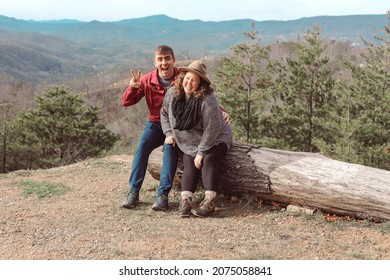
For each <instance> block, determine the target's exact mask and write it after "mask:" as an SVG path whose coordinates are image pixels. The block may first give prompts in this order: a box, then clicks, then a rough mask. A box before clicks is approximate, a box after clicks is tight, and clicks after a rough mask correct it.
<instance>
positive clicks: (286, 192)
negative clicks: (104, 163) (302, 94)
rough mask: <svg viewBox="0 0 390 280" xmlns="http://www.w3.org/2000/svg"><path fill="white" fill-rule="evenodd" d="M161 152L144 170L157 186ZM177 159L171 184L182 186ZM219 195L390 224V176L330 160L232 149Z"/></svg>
mask: <svg viewBox="0 0 390 280" xmlns="http://www.w3.org/2000/svg"><path fill="white" fill-rule="evenodd" d="M162 153H163V152H162V150H161V149H156V150H155V151H153V153H152V154H151V156H150V159H149V165H148V170H149V172H150V174H151V175H152V176H153V177H154V178H155V179H157V180H159V175H160V170H161V165H162ZM182 171H183V165H182V161H181V159H179V165H178V169H177V174H176V178H175V183H176V184H180V178H181V174H182ZM220 183H221V184H220V191H221V192H224V193H228V194H236V195H240V194H245V193H251V194H252V195H254V196H256V197H259V198H261V199H263V200H264V201H272V202H277V203H280V204H283V205H288V204H293V205H297V206H302V207H306V208H311V209H318V210H320V211H322V212H326V213H333V214H338V215H347V216H352V217H356V218H364V219H373V220H376V221H388V220H390V171H386V170H382V169H377V168H371V167H367V166H363V165H358V164H351V163H346V162H341V161H337V160H332V159H329V158H327V157H325V156H323V155H321V154H315V153H304V152H288V151H281V150H273V149H267V148H259V147H256V146H252V145H248V144H241V143H234V144H233V146H232V148H231V149H230V151H229V152H228V154H227V156H226V158H225V160H224V161H223V164H222V166H221V176H220Z"/></svg>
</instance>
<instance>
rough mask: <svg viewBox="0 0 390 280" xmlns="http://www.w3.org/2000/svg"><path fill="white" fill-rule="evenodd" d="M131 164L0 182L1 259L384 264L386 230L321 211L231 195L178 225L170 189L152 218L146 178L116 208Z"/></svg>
mask: <svg viewBox="0 0 390 280" xmlns="http://www.w3.org/2000/svg"><path fill="white" fill-rule="evenodd" d="M131 161H132V157H131V156H127V155H121V156H109V157H105V158H102V159H91V160H87V161H84V162H80V163H77V164H73V165H69V166H64V167H60V168H54V169H49V170H37V171H17V172H13V173H10V174H5V175H1V176H0V193H1V196H0V213H1V215H0V259H3V260H52V259H54V260H89V259H96V260H106V259H109V260H149V259H151V260H196V259H197V260H209V259H215V260H227V259H229V260H234V259H237V260H265V259H268V260H317V259H319V260H356V259H359V260H371V259H372V260H389V259H390V224H389V223H385V224H375V223H370V222H367V221H356V220H345V219H339V218H337V217H335V218H334V219H333V220H335V221H333V222H330V221H329V219H325V218H326V217H325V216H324V215H323V214H321V213H317V214H316V215H313V216H309V215H304V214H300V215H292V214H291V213H288V212H286V211H284V210H285V209H284V208H278V207H272V206H268V205H264V204H262V203H259V202H257V203H255V202H254V200H253V199H252V200H251V199H243V198H242V199H238V201H232V199H231V198H230V197H223V198H221V199H220V201H219V205H218V208H217V211H216V213H215V214H214V215H213V216H212V217H209V218H195V217H190V218H187V219H183V218H180V217H178V215H177V207H178V202H179V192H178V191H176V190H173V191H172V192H171V194H170V210H169V211H167V212H154V211H152V210H151V206H152V204H153V201H154V199H155V190H156V186H157V181H155V180H154V179H152V178H151V177H150V176H149V175H148V177H147V178H146V180H145V182H144V186H143V189H142V191H141V196H140V199H141V204H140V206H139V207H138V208H136V209H133V210H128V209H124V208H122V207H121V206H120V205H121V202H122V200H123V198H124V196H125V195H126V193H127V191H128V185H127V180H128V177H129V172H130V168H131ZM38 189H41V192H40V193H38V191H37V190H38ZM199 195H200V194H199ZM198 200H200V198H199V199H198ZM328 218H329V217H328Z"/></svg>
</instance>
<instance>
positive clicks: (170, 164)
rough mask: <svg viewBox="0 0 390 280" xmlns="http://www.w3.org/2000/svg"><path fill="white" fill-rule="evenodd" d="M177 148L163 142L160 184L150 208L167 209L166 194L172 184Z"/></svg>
mask: <svg viewBox="0 0 390 280" xmlns="http://www.w3.org/2000/svg"><path fill="white" fill-rule="evenodd" d="M177 157H178V148H177V147H176V146H173V145H170V144H166V143H164V155H163V162H162V168H161V173H160V184H159V187H158V189H157V199H156V201H155V202H154V204H153V206H152V209H153V210H157V211H158V210H161V211H165V210H167V209H168V195H169V192H170V190H171V189H172V185H173V178H174V177H175V173H176V167H177Z"/></svg>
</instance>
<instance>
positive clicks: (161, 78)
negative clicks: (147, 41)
mask: <svg viewBox="0 0 390 280" xmlns="http://www.w3.org/2000/svg"><path fill="white" fill-rule="evenodd" d="M174 64H175V55H174V52H173V49H172V48H170V47H169V46H165V45H162V46H158V47H157V48H156V49H155V50H154V65H155V66H156V70H154V71H152V72H149V73H147V74H145V75H144V76H142V78H141V72H140V71H139V70H138V73H137V74H135V73H134V71H133V69H131V75H132V78H131V80H130V84H129V87H128V88H127V89H126V91H125V92H124V93H123V96H122V105H123V106H131V105H134V104H136V103H138V102H139V101H140V100H141V99H142V98H143V97H145V99H146V103H147V105H148V109H149V120H148V121H147V122H146V125H145V128H144V130H143V132H142V136H141V139H140V141H139V144H138V148H137V151H136V153H135V155H134V159H133V164H132V170H131V175H130V179H129V184H130V191H129V193H128V195H127V197H126V199H125V201H124V202H123V204H122V206H123V207H125V208H128V209H131V208H134V207H135V206H136V205H137V204H138V203H139V191H140V190H141V186H142V183H143V180H144V178H145V174H146V170H147V165H148V160H149V155H150V153H151V152H152V151H153V150H154V149H155V148H157V147H159V146H161V145H164V156H163V164H162V170H161V174H160V184H159V187H158V189H157V198H156V200H155V202H154V204H153V206H152V209H153V210H156V211H158V210H161V211H165V210H167V209H168V194H169V191H170V190H171V188H172V184H173V177H174V175H175V171H176V167H177V156H178V150H177V148H176V147H175V146H173V145H168V144H164V140H165V135H164V133H163V131H162V129H161V123H160V109H161V106H162V103H163V100H164V96H165V93H166V92H167V90H168V88H170V87H171V86H172V85H173V82H174V78H175V76H176V75H177V74H178V73H179V72H178V70H177V69H176V68H175V67H174Z"/></svg>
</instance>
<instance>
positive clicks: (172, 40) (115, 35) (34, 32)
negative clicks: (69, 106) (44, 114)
mask: <svg viewBox="0 0 390 280" xmlns="http://www.w3.org/2000/svg"><path fill="white" fill-rule="evenodd" d="M252 24H254V29H255V30H258V31H259V35H260V37H261V39H262V43H263V44H264V45H269V44H273V43H275V42H283V41H296V40H297V37H298V34H303V33H305V32H306V30H308V29H313V27H314V26H315V25H318V26H319V27H320V29H321V31H322V32H321V35H322V36H323V37H324V38H328V39H331V40H343V41H350V42H351V43H353V44H356V45H359V44H360V43H361V38H364V39H366V40H368V41H371V40H372V38H373V36H374V35H375V30H376V29H383V28H384V26H385V25H386V24H387V15H386V14H383V15H350V16H319V17H310V18H301V19H297V20H289V21H253V20H251V19H240V20H231V21H220V22H213V21H201V20H178V19H174V18H170V17H168V16H165V15H155V16H149V17H144V18H135V19H126V20H121V21H115V22H100V21H90V22H82V21H77V20H57V21H26V20H20V19H15V18H11V17H7V16H0V78H2V79H4V77H11V78H13V79H20V80H25V81H30V82H34V83H39V82H42V81H50V82H59V81H64V80H66V79H72V78H74V77H77V76H80V75H89V74H93V73H96V72H98V71H102V69H107V67H111V68H114V67H121V66H123V65H128V64H129V63H131V64H136V65H148V64H150V60H151V55H152V52H153V49H154V47H155V46H157V45H160V44H167V45H170V46H172V47H174V49H175V54H176V57H177V59H183V60H184V59H197V58H201V57H205V56H217V55H220V54H226V53H227V52H228V51H229V48H230V47H232V46H233V45H235V44H236V43H238V42H241V41H244V40H245V38H244V35H243V33H244V32H245V31H250V30H251V26H252Z"/></svg>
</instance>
